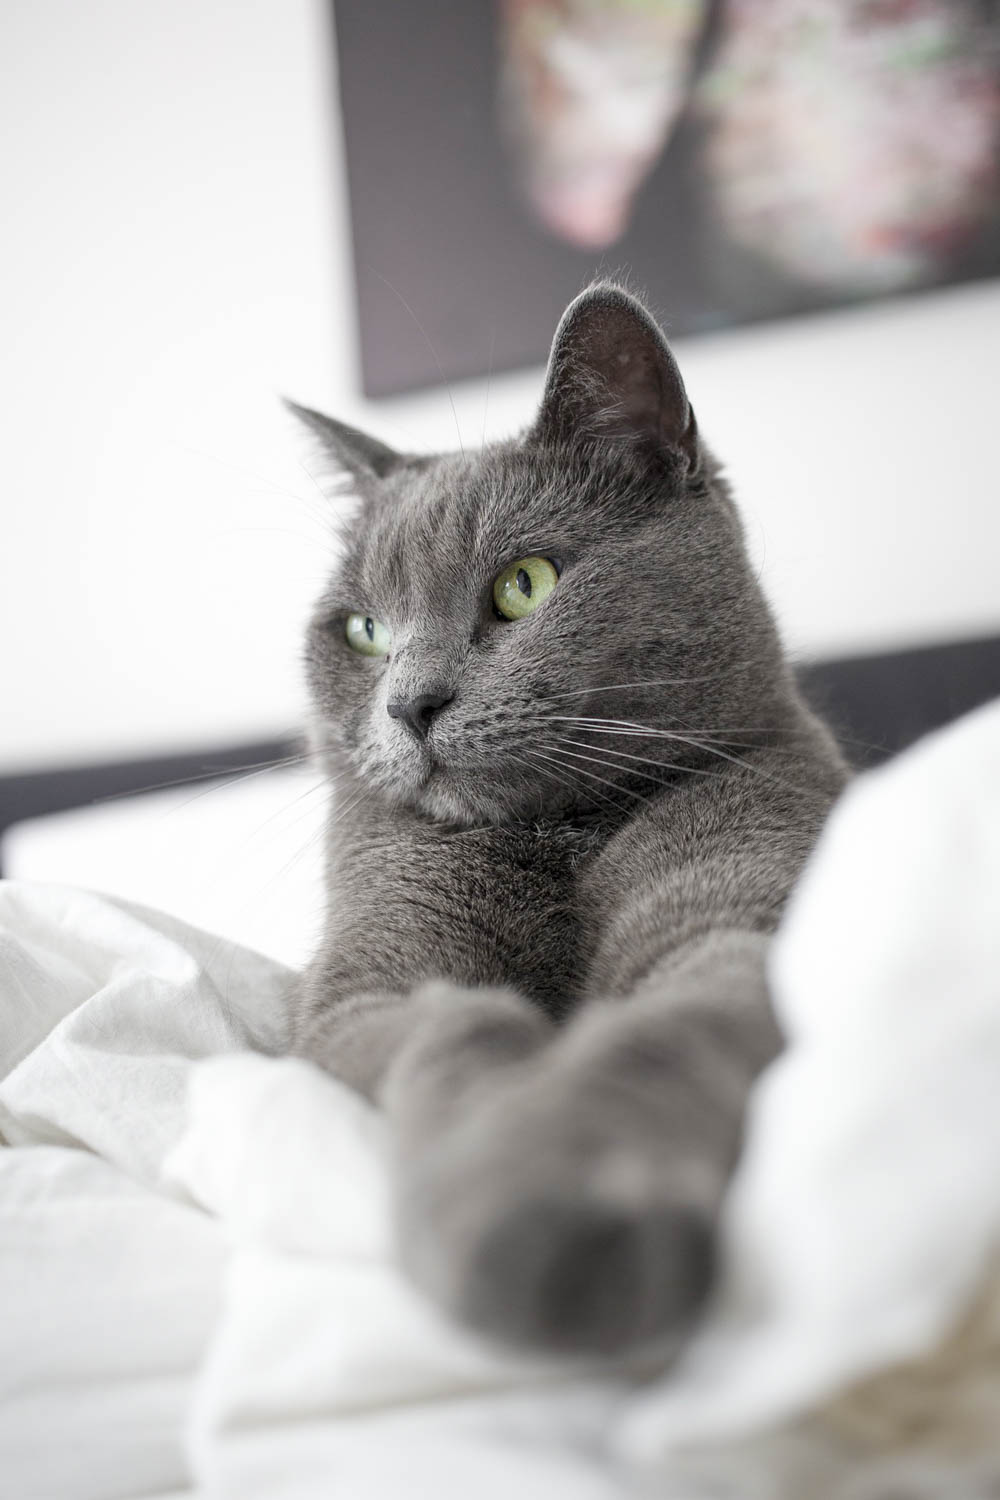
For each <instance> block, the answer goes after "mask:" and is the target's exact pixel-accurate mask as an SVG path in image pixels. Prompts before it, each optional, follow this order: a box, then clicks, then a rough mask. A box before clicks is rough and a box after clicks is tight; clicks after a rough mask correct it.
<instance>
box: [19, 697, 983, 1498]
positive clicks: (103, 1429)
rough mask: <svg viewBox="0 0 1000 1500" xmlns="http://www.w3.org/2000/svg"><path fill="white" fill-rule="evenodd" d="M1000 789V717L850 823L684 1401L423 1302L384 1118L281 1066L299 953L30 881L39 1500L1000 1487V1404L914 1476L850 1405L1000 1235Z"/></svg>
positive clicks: (25, 1071) (780, 974)
mask: <svg viewBox="0 0 1000 1500" xmlns="http://www.w3.org/2000/svg"><path fill="white" fill-rule="evenodd" d="M998 773H1000V705H994V706H991V707H989V708H987V709H985V710H982V711H980V712H979V713H977V714H976V715H973V716H971V717H970V718H969V719H967V720H966V721H965V722H964V723H962V724H960V725H959V726H956V727H955V728H954V729H953V730H951V731H949V732H947V733H945V734H942V735H939V736H935V737H934V738H932V739H931V740H929V741H927V742H925V744H924V745H922V746H920V747H918V748H917V749H916V750H915V751H914V752H912V753H910V754H908V755H907V756H905V757H903V758H901V759H900V760H898V761H897V762H895V763H894V764H893V765H892V766H890V767H888V768H886V769H884V770H881V771H879V772H876V773H873V774H872V775H871V776H869V777H867V778H865V779H864V780H863V781H861V782H860V783H859V784H858V785H857V786H856V787H855V788H854V789H853V790H852V791H850V792H849V793H848V795H847V796H846V797H845V799H844V800H843V802H842V804H841V806H840V808H839V810H838V811H837V813H836V814H835V815H834V818H833V820H832V821H831V824H830V827H829V828H828V830H827V832H826V834H825V835H824V838H823V840H822V841H821V844H820V847H819V849H818V850H817V852H816V855H815V857H814V859H813V861H812V863H811V865H810V867H809V870H808V871H807V874H806V877H805V879H804V880H803V882H802V884H801V885H800V888H799V890H798V892H797V894H796V896H795V898H794V900H793V903H792V906H791V909H790V912H789V915H788V919H787V921H786V923H785V925H784V928H783V930H782V933H781V935H780V937H779V940H778V943H777V946H776V950H775V962H774V970H773V978H774V985H775V992H776V997H777V1003H778V1005H779V1008H780V1011H781V1015H782V1019H783V1021H784V1023H785V1026H786V1029H787V1031H788V1034H789V1037H790V1046H789V1049H788V1051H787V1052H786V1054H785V1055H784V1056H783V1058H781V1059H780V1060H779V1061H778V1062H777V1063H776V1064H775V1065H774V1066H773V1067H772V1068H771V1069H770V1070H768V1072H767V1073H766V1074H765V1076H764V1078H763V1079H762V1080H761V1083H760V1085H759V1087H758V1089H757V1091H756V1094H755V1098H754V1103H753V1107H752V1110H751V1115H750V1128H749V1137H748V1145H747V1150H746V1153H745V1157H744V1160H743V1162H742V1164H741V1167H740V1170H739V1173H738V1176H737V1180H736V1182H735V1184H734V1188H733V1192H732V1194H731V1195H730V1200H729V1203H728V1207H727V1215H726V1220H725V1225H724V1238H723V1271H722V1277H721V1282H720V1286H719V1290H718V1294H717V1296H716V1298H715V1300H714V1302H713V1304H712V1306H711V1308H710V1309H709V1311H708V1314H707V1316H706V1318H705V1320H704V1323H703V1326H702V1328H701V1330H700V1332H699V1334H698V1336H697V1337H696V1339H695V1341H694V1343H693V1344H692V1346H691V1348H690V1350H689V1352H688V1353H687V1355H686V1356H685V1357H684V1358H683V1359H682V1361H681V1362H680V1364H679V1365H678V1367H677V1368H676V1369H675V1370H674V1371H672V1372H670V1374H669V1375H667V1376H666V1377H664V1378H662V1379H658V1380H656V1381H654V1382H653V1383H652V1384H650V1383H649V1382H648V1380H645V1379H643V1378H642V1377H644V1376H646V1375H648V1372H642V1371H640V1370H638V1369H633V1370H628V1369H623V1370H619V1371H617V1372H611V1371H607V1370H605V1371H598V1370H593V1369H592V1370H589V1371H588V1370H587V1369H585V1368H582V1367H580V1366H579V1365H575V1366H574V1365H559V1364H554V1363H551V1362H546V1361H540V1360H538V1361H535V1360H527V1359H515V1358H513V1357H511V1356H508V1355H506V1354H504V1353H502V1352H501V1351H497V1350H495V1349H492V1348H489V1347H487V1346H485V1345H484V1344H482V1343H481V1342H479V1341H477V1340H476V1339H474V1338H472V1337H470V1336H469V1335H467V1334H466V1333H464V1332H463V1331H462V1330H460V1329H457V1328H454V1327H452V1326H450V1325H449V1324H447V1323H446V1322H445V1321H444V1320H443V1319H442V1318H441V1317H439V1316H438V1314H437V1313H436V1312H435V1311H434V1310H433V1309H432V1308H431V1307H429V1306H428V1305H427V1304H425V1303H424V1302H423V1301H422V1299H421V1298H420V1297H419V1296H417V1294H416V1293H415V1292H413V1291H411V1289H410V1288H409V1286H408V1285H407V1284H406V1283H405V1282H404V1281H403V1280H402V1279H401V1277H400V1276H399V1275H398V1273H397V1270H396V1268H395V1265H394V1262H393V1257H392V1254H391V1235H390V1228H389V1221H388V1212H387V1197H386V1171H385V1160H384V1142H383V1140H382V1135H381V1129H382V1127H381V1122H380V1121H379V1119H378V1118H377V1116H375V1115H374V1114H373V1112H372V1111H370V1110H369V1108H368V1107H367V1106H366V1105H365V1104H364V1103H363V1102H362V1101H360V1100H358V1099H357V1098H356V1097H355V1096H353V1095H352V1094H351V1093H350V1092H349V1091H347V1090H345V1089H343V1088H342V1087H340V1086H339V1085H338V1084H336V1083H335V1082H334V1081H333V1080H331V1079H329V1078H327V1077H325V1076H324V1075H322V1074H321V1073H319V1072H318V1071H316V1070H314V1069H313V1068H311V1067H310V1066H309V1065H308V1064H305V1063H303V1062H301V1061H298V1060H294V1059H288V1058H283V1057H281V1056H280V1053H281V1050H282V1044H283V1039H284V1037H283V1019H282V1018H283V1003H282V1002H283V996H284V994H285V992H286V987H287V984H288V982H289V979H290V977H291V976H290V973H289V971H288V970H287V969H286V968H284V967H283V966H282V965H280V964H278V963H276V962H274V961H273V960H269V959H266V958H264V957H262V956H260V955H255V954H252V953H248V952H246V951H244V950H241V949H239V948H237V947H235V946H233V945H232V944H229V943H227V942H225V941H224V940H220V939H219V938H218V937H217V936H216V935H209V934H204V933H199V932H198V931H196V930H194V929H191V928H189V927H187V926H185V925H184V924H182V923H179V922H178V921H177V920H176V919H173V918H171V917H168V916H165V915H162V914H157V913H150V912H145V911H142V910H135V909H131V908H129V907H127V906H124V905H122V904H121V903H119V902H116V901H112V900H108V899H106V898H101V897H95V896H89V895H86V894H84V893H80V892H77V891H72V890H69V891H67V890H63V889H55V888H44V887H22V886H18V885H8V886H7V887H6V888H0V1076H2V1079H3V1081H2V1082H0V1130H2V1132H3V1134H4V1136H5V1137H6V1139H7V1141H8V1142H9V1143H10V1144H11V1149H8V1150H2V1151H0V1178H2V1179H3V1180H2V1182H0V1257H2V1258H3V1261H4V1265H3V1268H2V1274H0V1286H3V1287H4V1288H5V1290H6V1302H7V1305H6V1306H5V1308H4V1317H3V1318H2V1320H0V1384H2V1387H3V1389H0V1397H2V1398H4V1399H0V1452H2V1453H3V1456H4V1478H5V1483H6V1484H7V1486H8V1487H9V1490H10V1493H11V1494H16V1495H17V1496H18V1497H19V1500H63V1497H67V1500H70V1497H71V1500H91V1497H93V1500H105V1497H108V1500H111V1497H115V1500H117V1497H122V1500H124V1497H126V1496H138V1495H139V1494H140V1493H149V1492H154V1493H155V1492H157V1491H158V1490H159V1491H170V1490H174V1491H176V1490H179V1489H183V1488H184V1486H188V1487H189V1488H190V1490H191V1491H192V1492H193V1493H195V1494H197V1495H198V1496H203V1497H206V1500H257V1497H259V1500H265V1497H266V1500H321V1497H322V1500H326V1497H327V1496H329V1495H331V1494H336V1495H345V1496H349V1497H350V1500H396V1497H398V1496H399V1495H401V1494H406V1495H407V1496H410V1497H417V1500H421V1497H425V1496H426V1497H428V1500H430V1497H432V1496H433V1497H434V1500H451V1497H454V1500H459V1497H461V1500H465V1497H467V1496H468V1495H469V1494H472V1493H474V1494H475V1495H476V1496H477V1500H479V1497H483V1500H492V1497H494V1496H495V1497H497V1500H500V1497H501V1496H502V1497H504V1500H509V1496H510V1495H511V1494H512V1493H513V1494H516V1495H517V1496H518V1500H536V1497H537V1500H543V1497H544V1500H555V1497H560V1500H562V1497H565V1500H570V1497H572V1500H612V1497H622V1496H625V1495H636V1496H640V1495H642V1496H650V1495H655V1496H657V1497H670V1500H703V1497H709V1496H711V1497H712V1500H719V1497H733V1500H737V1497H738V1500H758V1497H768V1500H801V1495H802V1494H803V1493H804V1491H803V1474H805V1475H807V1476H808V1493H809V1495H810V1500H827V1497H834V1496H836V1497H838V1500H839V1497H844V1500H846V1497H847V1496H848V1495H850V1496H851V1497H852V1500H858V1497H861V1496H869V1495H871V1496H876V1495H881V1494H884V1492H885V1490H886V1488H887V1480H886V1476H887V1475H888V1474H890V1473H891V1474H893V1475H895V1476H897V1477H898V1474H899V1473H900V1471H901V1470H900V1466H901V1465H902V1466H904V1467H905V1465H906V1464H907V1463H910V1462H916V1463H917V1465H918V1467H917V1470H916V1471H915V1472H917V1473H918V1474H921V1473H922V1474H926V1473H927V1472H928V1471H929V1467H930V1468H932V1467H933V1464H934V1463H936V1462H938V1460H939V1459H941V1461H942V1462H946V1463H947V1464H950V1465H951V1469H949V1470H948V1473H947V1475H945V1476H944V1477H943V1478H942V1477H941V1476H940V1475H939V1477H938V1482H937V1488H936V1489H935V1490H933V1491H932V1493H935V1494H944V1493H947V1494H949V1496H956V1497H957V1496H963V1497H965V1496H972V1495H973V1494H978V1493H979V1491H977V1490H975V1489H974V1488H972V1487H971V1481H970V1482H969V1483H964V1481H963V1480H962V1479H961V1476H960V1475H959V1476H958V1477H956V1474H957V1470H958V1469H960V1470H961V1471H962V1472H963V1473H967V1471H969V1466H970V1465H972V1466H973V1467H975V1466H978V1469H979V1470H981V1469H982V1466H983V1465H984V1464H986V1465H990V1464H992V1465H993V1466H994V1467H993V1469H992V1471H991V1472H992V1473H993V1474H994V1477H995V1476H996V1474H997V1473H998V1472H1000V1468H998V1466H1000V1450H998V1441H1000V1439H998V1434H997V1432H996V1430H995V1423H994V1422H993V1421H992V1420H991V1421H989V1422H988V1423H986V1424H985V1425H984V1424H982V1423H980V1428H981V1429H982V1430H977V1435H976V1438H975V1442H973V1440H972V1438H971V1437H970V1432H971V1430H972V1427H974V1426H975V1424H972V1425H971V1426H970V1424H969V1423H968V1422H965V1423H964V1425H963V1426H962V1434H961V1435H962V1444H961V1445H960V1449H959V1450H958V1451H956V1450H955V1449H954V1444H953V1445H952V1448H953V1451H952V1452H951V1454H950V1455H946V1456H945V1458H944V1459H942V1458H941V1455H940V1454H937V1453H931V1454H928V1453H927V1452H926V1451H925V1452H922V1453H917V1454H916V1458H914V1454H913V1452H912V1451H911V1449H912V1447H913V1443H914V1441H916V1440H915V1439H914V1438H913V1434H912V1430H911V1429H910V1428H908V1427H907V1425H906V1423H905V1422H904V1423H903V1424H902V1426H901V1427H899V1428H898V1430H897V1431H895V1432H894V1434H893V1435H891V1436H890V1438H887V1439H886V1440H885V1441H884V1442H883V1444H882V1446H881V1447H880V1448H879V1450H878V1451H877V1452H873V1451H871V1449H870V1448H868V1449H866V1448H865V1447H864V1445H861V1447H860V1448H859V1446H858V1444H857V1443H855V1442H853V1441H847V1440H846V1439H845V1438H844V1437H843V1434H842V1433H841V1434H840V1435H839V1436H838V1435H837V1432H836V1430H835V1429H834V1428H831V1427H830V1426H829V1425H827V1426H824V1413H825V1412H826V1411H827V1405H828V1403H829V1402H830V1400H831V1399H832V1398H834V1397H835V1396H836V1395H837V1394H838V1393H839V1392H841V1391H843V1390H845V1389H848V1388H850V1387H851V1386H852V1384H853V1383H854V1382H856V1381H857V1380H858V1379H859V1378H862V1377H864V1376H867V1375H869V1374H870V1373H871V1372H873V1371H877V1370H881V1369H884V1368H885V1367H887V1366H894V1365H896V1364H897V1363H898V1362H899V1361H901V1360H907V1359H919V1358H922V1357H924V1356H925V1355H927V1354H928V1353H930V1352H931V1351H933V1350H934V1348H935V1347H936V1346H937V1345H938V1343H939V1342H940V1340H941V1339H942V1337H943V1336H945V1335H947V1333H948V1331H949V1329H950V1328H951V1325H952V1324H953V1322H954V1320H955V1318H956V1317H957V1315H958V1314H959V1313H961V1312H962V1310H963V1309H964V1308H965V1307H966V1305H967V1304H968V1302H969V1300H970V1298H971V1297H972V1296H973V1295H974V1293H976V1291H977V1290H978V1289H981V1287H982V1285H983V1282H984V1278H985V1277H986V1276H987V1274H988V1270H989V1267H990V1265H991V1263H992V1260H993V1258H994V1257H995V1255H996V1253H997V1249H998V1246H1000V1179H998V1178H997V1173H996V1166H995V1164H996V1161H997V1159H998V1157H1000V1108H998V1106H997V1088H996V1079H997V1078H998V1077H1000V978H998V976H1000V923H998V922H997V920H996V912H997V908H998V892H1000V799H998V793H997V787H998V785H1000V780H998ZM249 1049H255V1050H249ZM988 1356H989V1357H983V1356H982V1353H981V1351H980V1357H979V1358H978V1362H974V1363H973V1366H972V1367H970V1368H969V1369H966V1368H965V1367H963V1365H962V1363H961V1361H960V1360H959V1361H957V1362H956V1360H955V1359H952V1360H951V1362H950V1364H949V1365H948V1373H947V1377H946V1378H947V1381H948V1382H950V1385H949V1389H950V1390H952V1392H953V1391H954V1388H955V1386H956V1382H957V1383H958V1385H959V1386H960V1387H961V1383H962V1382H963V1381H964V1382H966V1385H967V1387H968V1389H967V1392H966V1394H967V1398H968V1399H967V1401H965V1396H964V1395H963V1394H962V1392H963V1391H964V1387H962V1390H961V1391H960V1397H961V1399H959V1401H958V1407H959V1410H960V1411H965V1412H966V1413H968V1412H975V1411H977V1410H979V1411H982V1410H986V1411H995V1400H996V1397H997V1394H998V1391H1000V1339H998V1342H997V1344H996V1345H995V1346H994V1347H992V1349H991V1350H988ZM986 1397H988V1398H989V1399H988V1400H987V1399H986ZM963 1402H964V1405H963ZM991 1402H992V1403H994V1404H991ZM810 1414H811V1415H810ZM890 1427H891V1424H890ZM951 1436H952V1437H954V1434H952V1435H951ZM976 1444H978V1447H977V1446H976ZM956 1465H957V1469H956ZM935 1472H936V1471H935ZM942 1472H943V1471H942ZM963 1483H964V1487H963ZM880 1485H881V1488H880Z"/></svg>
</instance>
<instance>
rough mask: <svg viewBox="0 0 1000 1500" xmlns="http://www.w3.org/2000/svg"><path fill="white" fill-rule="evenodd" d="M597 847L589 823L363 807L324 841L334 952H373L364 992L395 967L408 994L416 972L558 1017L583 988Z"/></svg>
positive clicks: (598, 834)
mask: <svg viewBox="0 0 1000 1500" xmlns="http://www.w3.org/2000/svg"><path fill="white" fill-rule="evenodd" d="M359 813H360V810H359ZM606 838H607V834H606V831H605V830H604V829H603V828H602V827H601V825H600V824H598V823H596V822H594V823H589V824H588V823H573V822H562V821H551V822H530V823H528V822H525V823H517V824H511V825H509V826H503V827H484V828H474V829H463V828H450V827H448V826H446V825H442V824H436V823H434V822H432V821H430V820H428V819H424V818H421V817H418V816H415V815H413V814H411V813H408V812H406V811H400V810H398V809H382V808H380V807H377V806H373V805H369V807H368V808H367V809H366V810H365V811H364V813H361V814H360V815H357V816H355V817H354V818H352V820H351V827H350V828H349V829H345V828H337V829H336V831H335V834H334V837H333V839H332V841H331V848H330V853H329V865H328V885H329V892H330V912H331V919H332V920H331V926H332V931H331V934H330V935H331V938H332V944H331V946H336V947H339V948H340V949H341V950H343V949H344V948H345V946H346V947H347V948H349V949H354V948H355V947H356V943H357V941H358V939H363V940H364V944H365V945H366V946H367V948H368V949H369V951H371V950H373V949H377V950H378V955H379V961H377V962H376V963H375V964H374V968H375V970H377V972H375V973H373V974H372V976H371V986H372V988H379V989H384V988H386V987H391V986H392V985H393V975H392V970H393V969H394V968H395V966H396V963H397V960H398V964H399V967H400V971H402V969H403V967H404V966H405V968H406V970H407V976H408V978H407V984H406V985H405V986H404V987H405V988H409V986H410V984H412V982H413V978H414V977H417V978H419V977H420V975H421V974H425V975H426V976H427V977H431V976H438V975H444V976H447V977H448V978H451V979H454V980H456V981H457V982H459V983H464V984H477V985H478V984H501V985H513V986H514V987H516V988H517V989H518V990H520V991H521V993H523V994H524V995H526V996H527V997H529V998H530V999H532V1000H534V1001H535V1002H536V1004H539V1005H541V1006H542V1008H543V1009H545V1010H546V1011H547V1012H548V1013H549V1014H551V1015H553V1016H554V1017H557V1016H559V1015H562V1014H564V1013H565V1012H566V1011H567V1010H568V1009H569V1008H571V1007H572V1005H573V1004H574V1003H575V1000H576V999H577V998H578V997H579V994H580V992H581V988H582V985H583V983H584V979H585V974H586V970H587V967H588V963H589V957H590V953H591V951H592V948H593V943H594V939H595V934H594V926H595V923H594V920H593V916H592V914H591V913H590V911H589V907H588V902H587V901H586V900H585V899H581V877H582V875H583V874H584V872H585V871H586V869H587V868H588V867H589V866H590V865H591V864H592V863H593V861H594V859H595V858H596V857H597V855H598V854H599V852H600V850H601V849H602V848H603V847H604V844H605V842H606ZM353 984H354V986H356V985H357V979H356V978H355V979H354V981H353Z"/></svg>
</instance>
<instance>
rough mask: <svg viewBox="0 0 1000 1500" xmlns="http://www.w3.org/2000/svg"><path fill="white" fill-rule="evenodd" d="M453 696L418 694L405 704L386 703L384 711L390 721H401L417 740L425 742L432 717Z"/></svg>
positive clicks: (447, 694)
mask: <svg viewBox="0 0 1000 1500" xmlns="http://www.w3.org/2000/svg"><path fill="white" fill-rule="evenodd" d="M454 696H455V694H454V693H419V694H418V695H417V697H416V698H410V699H409V700H408V701H407V702H405V703H404V702H399V703H387V704H386V709H387V710H388V713H389V717H390V719H402V720H403V723H404V724H405V725H406V727H407V728H408V729H409V730H411V731H412V733H413V734H415V735H416V737H417V739H418V740H425V739H426V738H427V731H428V730H429V729H430V727H431V720H432V719H433V717H434V715H435V714H436V713H437V711H438V709H439V708H444V706H445V704H446V703H450V702H451V700H452V698H454Z"/></svg>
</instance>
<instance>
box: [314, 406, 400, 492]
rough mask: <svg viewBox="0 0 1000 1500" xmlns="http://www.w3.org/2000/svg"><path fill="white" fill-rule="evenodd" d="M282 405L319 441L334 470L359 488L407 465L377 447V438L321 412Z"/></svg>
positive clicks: (396, 455) (387, 449)
mask: <svg viewBox="0 0 1000 1500" xmlns="http://www.w3.org/2000/svg"><path fill="white" fill-rule="evenodd" d="M285 405H286V407H287V408H288V410H289V411H290V412H291V413H292V416H293V417H297V418H298V420H299V421H300V422H302V423H304V425H305V426H306V427H308V429H309V431H310V432H311V433H313V435H314V436H315V437H318V438H319V440H320V442H321V443H322V445H323V447H324V449H325V450H326V452H327V453H329V455H330V457H331V458H333V460H334V461H335V462H336V464H337V466H338V467H339V468H341V469H343V470H344V472H345V473H347V474H350V475H351V477H352V478H353V479H354V480H355V481H356V483H357V484H358V485H360V486H361V487H362V488H363V487H364V485H365V482H366V481H371V480H372V479H384V478H385V476H386V475H387V474H390V473H391V472H392V470H393V469H397V468H399V467H400V465H401V464H403V463H405V462H406V459H405V458H404V456H403V455H402V454H401V453H397V452H396V450H395V449H394V448H390V447H388V446H387V445H386V444H385V443H380V442H379V440H378V438H373V437H369V436H368V434H367V433H366V432H362V431H361V429H360V428H358V427H349V426H348V424H347V423H346V422H335V421H334V419H333V417H325V416H324V415H323V413H322V412H320V411H313V410H312V409H311V407H308V406H299V405H298V404H297V403H296V402H294V401H286V402H285Z"/></svg>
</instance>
